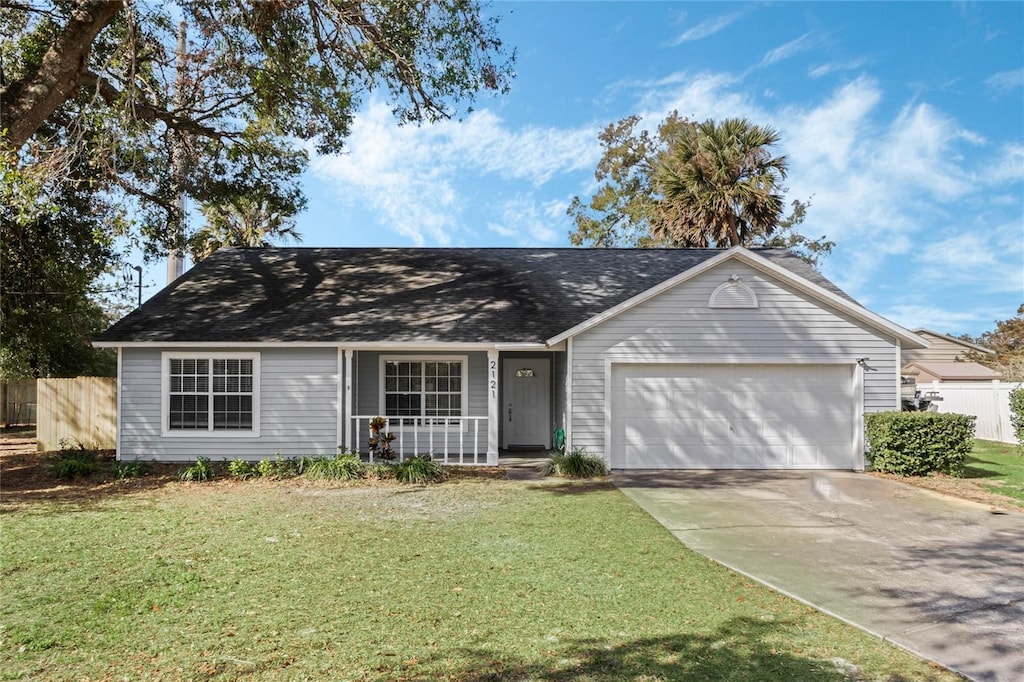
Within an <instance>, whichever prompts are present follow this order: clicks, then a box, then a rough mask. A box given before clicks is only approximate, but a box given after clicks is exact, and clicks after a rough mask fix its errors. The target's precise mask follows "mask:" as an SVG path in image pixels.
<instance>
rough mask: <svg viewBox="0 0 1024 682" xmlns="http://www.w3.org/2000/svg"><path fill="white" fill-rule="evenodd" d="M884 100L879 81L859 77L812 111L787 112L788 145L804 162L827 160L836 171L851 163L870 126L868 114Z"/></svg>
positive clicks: (795, 155) (786, 138)
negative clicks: (854, 152)
mask: <svg viewBox="0 0 1024 682" xmlns="http://www.w3.org/2000/svg"><path fill="white" fill-rule="evenodd" d="M881 100H882V91H881V89H880V88H879V87H878V84H877V83H875V82H874V81H873V80H871V79H868V78H858V79H857V80H855V81H853V82H851V83H847V84H846V85H844V86H842V87H841V88H839V90H837V91H836V92H835V93H833V95H832V96H831V97H830V98H829V99H827V100H826V101H825V102H824V103H823V104H821V105H819V106H817V107H815V108H813V109H810V110H805V111H801V110H792V111H789V112H785V116H786V118H787V119H789V122H788V123H787V129H786V130H785V131H783V132H785V140H784V141H785V147H786V151H787V153H788V154H789V155H790V157H793V158H798V159H799V162H800V163H801V164H816V163H820V162H824V163H826V164H827V165H828V167H829V168H830V169H831V170H832V171H834V172H843V171H845V170H846V168H847V166H848V164H849V163H850V156H851V153H852V152H853V150H854V148H855V147H854V146H855V145H856V144H857V143H859V142H860V140H861V139H862V138H863V136H864V135H865V133H866V131H867V130H868V129H869V127H870V124H869V121H868V116H869V115H870V114H871V113H872V111H874V109H875V108H876V107H877V105H878V103H879V102H880V101H881Z"/></svg>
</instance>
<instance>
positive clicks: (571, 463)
mask: <svg viewBox="0 0 1024 682" xmlns="http://www.w3.org/2000/svg"><path fill="white" fill-rule="evenodd" d="M540 473H541V474H542V475H544V476H566V477H568V478H594V477H595V476H607V475H608V465H607V464H605V461H604V460H603V459H601V458H600V457H598V456H597V455H592V454H590V453H589V452H587V451H586V450H584V449H583V448H574V449H573V451H572V452H558V451H555V452H552V453H551V456H550V457H548V460H547V461H546V462H544V464H542V465H541V467H540Z"/></svg>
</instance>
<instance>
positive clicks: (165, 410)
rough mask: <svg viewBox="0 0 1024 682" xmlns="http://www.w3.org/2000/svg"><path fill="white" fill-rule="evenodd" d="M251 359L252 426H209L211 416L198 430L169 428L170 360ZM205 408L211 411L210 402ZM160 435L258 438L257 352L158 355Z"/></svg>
mask: <svg viewBox="0 0 1024 682" xmlns="http://www.w3.org/2000/svg"><path fill="white" fill-rule="evenodd" d="M224 359H240V360H252V429H251V430H249V431H245V430H241V429H223V430H219V431H215V430H214V429H213V417H212V415H211V418H210V423H209V426H208V427H207V429H206V430H205V431H203V430H201V429H174V430H171V424H170V421H171V414H170V408H171V360H224ZM209 409H210V410H211V411H212V410H213V401H212V400H211V401H210V404H209ZM160 435H161V436H162V437H164V438H259V437H260V354H259V353H178V352H168V351H164V352H163V353H161V354H160Z"/></svg>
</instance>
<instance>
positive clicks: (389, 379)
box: [381, 357, 466, 418]
mask: <svg viewBox="0 0 1024 682" xmlns="http://www.w3.org/2000/svg"><path fill="white" fill-rule="evenodd" d="M381 364H382V369H383V372H382V374H383V391H382V395H383V402H384V415H385V416H387V417H441V418H443V417H461V416H462V415H463V403H464V396H465V392H464V390H463V389H464V388H465V378H464V376H463V371H464V368H465V367H466V360H465V358H450V357H443V358H442V357H434V358H404V357H402V358H399V357H383V358H381Z"/></svg>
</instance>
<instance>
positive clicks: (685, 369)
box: [609, 363, 860, 469]
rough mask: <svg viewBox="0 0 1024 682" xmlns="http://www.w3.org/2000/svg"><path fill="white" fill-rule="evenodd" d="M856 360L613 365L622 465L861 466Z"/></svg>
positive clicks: (616, 460) (613, 455) (615, 456)
mask: <svg viewBox="0 0 1024 682" xmlns="http://www.w3.org/2000/svg"><path fill="white" fill-rule="evenodd" d="M853 367H854V366H853V365H849V364H767V365H766V364H661V363H653V364H619V363H616V364H613V365H612V366H611V423H610V429H611V433H610V437H611V448H610V452H609V455H610V461H611V466H612V467H613V468H616V469H855V468H858V463H859V458H858V457H857V453H856V452H855V443H856V442H857V440H858V439H856V438H855V430H854V429H855V426H857V427H859V422H860V420H859V417H858V414H859V412H860V410H859V407H858V405H859V402H858V401H856V400H855V398H854V395H855V391H854V382H855V377H854V374H855V373H854V369H853Z"/></svg>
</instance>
